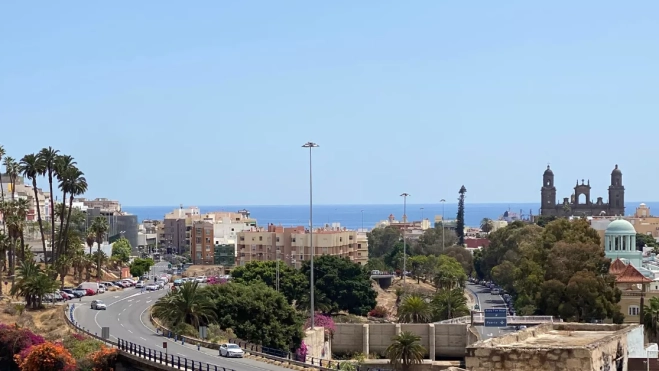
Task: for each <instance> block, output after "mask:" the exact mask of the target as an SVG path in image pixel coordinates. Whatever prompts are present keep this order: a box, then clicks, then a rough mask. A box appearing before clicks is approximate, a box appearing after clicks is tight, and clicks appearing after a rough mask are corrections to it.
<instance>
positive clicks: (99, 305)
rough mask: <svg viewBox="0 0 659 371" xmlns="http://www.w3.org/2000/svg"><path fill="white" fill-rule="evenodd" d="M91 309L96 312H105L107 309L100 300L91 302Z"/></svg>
mask: <svg viewBox="0 0 659 371" xmlns="http://www.w3.org/2000/svg"><path fill="white" fill-rule="evenodd" d="M92 309H96V310H106V309H108V307H107V306H106V305H105V303H104V302H103V301H101V300H94V301H92Z"/></svg>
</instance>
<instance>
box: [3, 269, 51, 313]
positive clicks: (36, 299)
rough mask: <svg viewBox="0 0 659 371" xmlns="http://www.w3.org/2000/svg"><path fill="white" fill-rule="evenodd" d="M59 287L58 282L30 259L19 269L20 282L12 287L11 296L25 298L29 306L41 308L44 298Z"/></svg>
mask: <svg viewBox="0 0 659 371" xmlns="http://www.w3.org/2000/svg"><path fill="white" fill-rule="evenodd" d="M57 287H58V285H57V282H56V281H55V280H53V279H51V278H50V277H49V276H48V275H47V274H46V273H45V272H44V271H42V270H41V268H40V267H39V266H38V265H37V264H36V263H35V262H34V260H32V259H30V260H28V261H24V262H22V263H21V267H20V268H19V269H18V282H17V283H16V284H15V285H12V288H11V294H12V295H20V296H23V297H25V300H26V302H27V304H28V305H30V306H32V308H39V307H41V302H42V299H43V296H44V295H46V294H48V293H51V292H53V291H54V290H56V289H57Z"/></svg>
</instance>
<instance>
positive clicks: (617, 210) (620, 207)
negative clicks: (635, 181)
mask: <svg viewBox="0 0 659 371" xmlns="http://www.w3.org/2000/svg"><path fill="white" fill-rule="evenodd" d="M609 210H610V214H613V215H625V187H624V186H623V185H622V171H620V169H619V168H618V165H616V167H615V169H613V171H612V172H611V185H610V186H609Z"/></svg>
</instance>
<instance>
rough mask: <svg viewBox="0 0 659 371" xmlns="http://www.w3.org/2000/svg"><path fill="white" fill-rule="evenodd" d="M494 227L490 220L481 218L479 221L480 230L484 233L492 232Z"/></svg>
mask: <svg viewBox="0 0 659 371" xmlns="http://www.w3.org/2000/svg"><path fill="white" fill-rule="evenodd" d="M493 227H494V224H492V219H490V218H483V220H481V230H482V231H483V232H485V233H489V232H491V231H492V229H493Z"/></svg>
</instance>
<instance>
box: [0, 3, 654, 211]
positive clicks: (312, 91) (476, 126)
mask: <svg viewBox="0 0 659 371" xmlns="http://www.w3.org/2000/svg"><path fill="white" fill-rule="evenodd" d="M63 4H64V3H61V2H51V1H41V2H39V1H36V2H3V3H2V4H0V48H1V50H2V57H0V127H1V128H2V130H1V132H2V136H1V137H0V143H1V144H2V145H4V146H5V148H6V149H7V151H8V152H9V154H10V155H12V156H14V157H19V158H20V157H21V156H22V155H23V154H26V153H29V152H34V151H37V150H39V149H40V148H41V147H43V146H48V145H51V146H53V147H56V148H59V149H60V150H61V151H63V152H65V153H68V154H71V155H73V156H74V157H76V159H77V161H78V163H79V165H80V167H81V169H82V170H83V171H84V172H85V173H86V175H87V178H88V181H89V183H90V191H89V194H88V196H91V197H109V198H114V199H119V200H120V201H121V202H122V203H124V204H126V205H172V204H179V203H183V204H197V205H220V204H221V205H231V204H248V205H249V204H255V205H267V204H279V205H281V204H303V203H306V202H307V197H308V180H307V179H308V178H307V177H308V155H307V152H305V151H304V150H303V149H302V148H300V146H301V145H302V144H303V143H305V142H307V141H309V140H312V141H314V142H317V143H319V144H320V145H321V147H320V148H318V149H317V150H316V151H315V152H314V184H315V186H314V199H315V202H317V203H320V204H368V203H397V202H400V200H399V199H400V197H399V196H398V195H399V194H400V193H402V192H408V193H410V194H412V197H413V202H414V203H433V202H437V201H438V200H439V199H442V198H444V199H447V201H449V202H452V201H453V200H454V199H455V198H456V197H457V191H458V189H459V188H460V186H461V185H462V184H464V185H465V186H466V187H467V190H468V193H467V195H468V200H469V201H470V202H539V197H540V192H539V190H540V187H541V185H542V172H543V171H544V169H545V168H546V166H547V163H551V164H552V168H553V169H554V172H555V174H556V185H557V187H558V196H559V198H560V197H564V196H569V194H570V188H571V187H573V185H574V183H575V180H576V179H581V178H585V179H590V181H591V185H592V186H593V196H594V197H593V198H595V197H597V196H600V195H601V196H603V197H604V198H605V199H606V187H607V186H608V183H609V174H610V172H611V170H612V169H613V167H614V165H615V164H619V165H620V167H621V169H622V171H623V173H624V183H625V185H626V187H627V196H626V198H627V200H630V201H652V200H657V199H659V197H657V196H656V194H655V192H656V184H657V182H659V175H658V173H657V172H656V171H655V170H656V161H655V159H654V158H653V157H652V156H650V157H647V158H648V159H649V160H648V161H644V160H643V158H645V156H647V155H648V154H649V153H650V152H651V151H653V150H654V147H655V143H656V138H657V135H659V126H657V125H656V121H657V101H659V99H658V98H659V72H658V71H657V65H658V62H657V61H658V60H659V2H657V1H640V0H639V1H634V2H626V3H624V4H623V3H621V2H619V1H602V0H599V1H595V0H582V1H578V2H575V1H485V0H483V1H472V2H464V1H452V2H448V1H436V0H428V1H421V0H418V1H413V2H403V1H383V0H372V1H367V0H363V1H348V0H344V1H326V2H318V1H240V2H229V1H194V2H185V3H183V2H180V1H145V0H144V1H131V2H129V1H117V2H105V3H99V2H82V1H78V2H69V3H67V4H68V6H65V5H63ZM646 148H647V149H646ZM410 201H411V202H412V200H410Z"/></svg>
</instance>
